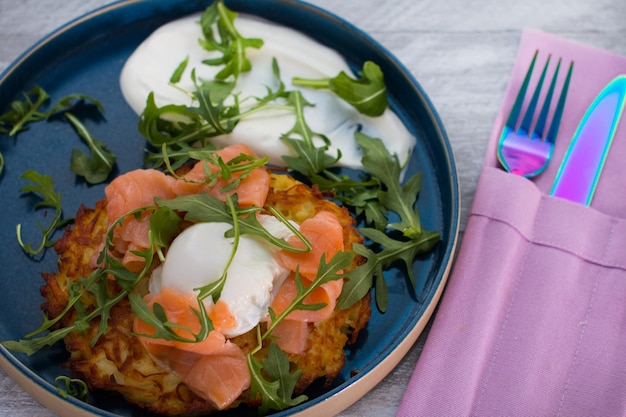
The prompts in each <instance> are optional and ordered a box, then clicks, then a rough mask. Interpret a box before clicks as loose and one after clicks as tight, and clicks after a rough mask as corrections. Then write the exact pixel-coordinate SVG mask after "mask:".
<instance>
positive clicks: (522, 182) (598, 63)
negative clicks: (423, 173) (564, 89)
mask: <svg viewBox="0 0 626 417" xmlns="http://www.w3.org/2000/svg"><path fill="white" fill-rule="evenodd" d="M537 49H538V50H539V56H538V58H537V59H538V62H537V65H536V67H538V68H541V67H543V63H544V62H545V59H546V57H547V55H548V54H551V55H552V61H551V65H552V68H554V65H556V61H557V60H558V58H559V57H561V58H562V59H563V63H562V71H561V73H562V75H563V76H564V75H565V72H566V71H564V70H563V69H566V68H567V67H566V66H567V65H568V64H569V61H574V71H573V75H572V79H571V85H570V90H569V95H568V99H567V102H566V105H565V112H564V115H563V119H562V123H561V128H560V130H559V135H558V138H557V142H556V149H555V152H554V156H553V161H552V163H551V165H550V166H549V168H548V169H547V170H546V171H545V172H544V173H543V174H541V175H540V176H539V177H537V178H535V179H533V180H528V179H526V178H523V177H519V176H516V175H513V174H509V173H507V172H504V171H503V170H502V169H501V168H500V167H499V165H498V161H497V158H496V146H497V142H498V138H499V135H500V131H501V129H502V126H503V124H504V121H505V119H506V117H507V115H508V112H509V110H510V108H511V106H512V104H513V101H514V100H515V96H516V94H517V91H518V89H519V86H520V84H521V82H522V80H523V78H524V74H525V73H526V70H527V69H528V65H529V63H530V60H531V59H532V56H533V54H534V53H535V50H537ZM564 66H565V68H563V67H564ZM535 72H536V73H538V72H539V71H537V68H536V71H535ZM621 73H626V57H623V56H619V55H616V54H612V53H609V52H607V51H603V50H600V49H596V48H592V47H590V46H587V45H584V44H581V43H578V42H573V41H571V40H567V39H563V38H560V37H557V36H554V35H552V34H549V33H545V32H541V31H537V30H530V29H526V30H524V31H523V33H522V37H521V40H520V45H519V50H518V55H517V59H516V62H515V66H514V69H513V73H512V76H511V80H510V82H509V85H508V88H507V92H506V95H505V99H504V102H503V105H502V109H501V111H500V113H499V114H498V116H497V119H496V122H495V125H494V128H493V131H492V134H491V138H490V142H489V146H488V149H487V155H486V158H485V163H484V167H483V170H482V172H481V176H480V179H479V182H478V187H477V191H476V195H475V197H474V202H473V205H472V208H471V212H470V218H469V219H468V223H467V227H466V231H465V234H464V237H463V242H462V245H461V248H460V250H459V255H458V257H457V260H456V263H455V266H454V268H453V272H452V274H451V276H450V279H449V281H448V285H447V287H446V290H445V292H444V295H443V297H442V301H441V303H440V305H439V309H438V312H437V315H436V317H435V319H434V322H433V326H432V328H431V330H430V333H429V335H428V338H427V340H426V344H425V346H424V350H423V352H422V354H421V356H420V358H419V360H418V363H417V366H416V369H415V371H414V373H413V375H412V377H411V380H410V382H409V386H408V388H407V391H406V393H405V395H404V398H403V400H402V403H401V405H400V407H399V409H398V414H397V415H398V416H402V417H404V416H446V417H447V416H509V417H510V416H530V417H540V416H585V417H593V416H625V415H626V117H624V118H623V120H622V122H621V124H620V126H619V128H618V131H617V134H616V136H615V139H614V141H613V145H612V148H611V151H610V153H609V156H608V158H607V160H606V164H605V168H604V171H603V173H602V177H601V179H600V182H599V184H598V188H597V190H596V194H595V197H594V200H593V201H592V204H591V206H590V207H584V206H582V205H579V204H575V203H572V202H570V201H566V200H562V199H559V198H556V197H550V196H549V195H548V193H549V191H550V188H551V185H552V182H553V180H554V177H555V174H556V171H557V170H558V167H559V164H560V161H561V160H562V158H563V155H564V154H565V151H566V148H567V146H568V145H569V142H570V139H571V137H572V134H573V133H574V131H575V129H576V127H577V125H578V122H579V121H580V119H581V117H582V116H583V114H584V113H585V111H586V109H587V107H588V105H589V104H590V103H591V102H592V101H593V99H594V98H595V96H596V95H597V93H598V92H599V91H600V90H601V89H602V88H603V87H604V86H605V85H606V84H607V83H608V82H609V81H610V80H612V79H613V78H614V77H615V76H617V75H619V74H621ZM534 82H535V81H532V82H531V85H533V86H534ZM561 83H562V79H561V80H560V83H559V84H558V85H561Z"/></svg>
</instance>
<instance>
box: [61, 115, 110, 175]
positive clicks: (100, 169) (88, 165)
mask: <svg viewBox="0 0 626 417" xmlns="http://www.w3.org/2000/svg"><path fill="white" fill-rule="evenodd" d="M65 117H67V119H68V120H69V121H70V122H71V123H72V125H74V128H75V129H76V131H77V132H78V134H79V135H80V137H81V138H83V139H84V140H85V143H86V144H87V146H88V147H89V149H90V150H91V157H89V156H87V155H86V154H85V153H84V152H83V151H81V150H78V149H73V150H72V160H71V164H70V169H71V170H72V172H74V173H75V174H76V175H79V176H81V177H84V178H85V180H86V181H87V182H88V183H90V184H99V183H101V182H104V181H105V180H106V179H107V178H108V176H109V174H111V171H112V170H113V167H114V166H115V160H116V157H115V155H114V154H113V153H112V152H111V151H109V150H108V149H107V147H106V144H105V143H103V142H100V141H99V140H97V139H96V138H94V137H93V136H92V135H91V133H89V131H88V130H87V128H86V127H85V125H83V124H82V123H81V122H80V120H78V118H76V116H74V115H73V114H72V113H66V114H65Z"/></svg>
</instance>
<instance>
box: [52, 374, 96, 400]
mask: <svg viewBox="0 0 626 417" xmlns="http://www.w3.org/2000/svg"><path fill="white" fill-rule="evenodd" d="M54 386H55V387H56V389H57V391H58V393H59V395H60V396H61V397H63V398H69V397H74V398H76V399H78V400H80V401H85V402H87V400H88V399H89V387H88V386H87V384H86V383H85V381H83V380H82V379H77V378H70V377H67V376H65V375H61V376H57V377H56V378H55V379H54Z"/></svg>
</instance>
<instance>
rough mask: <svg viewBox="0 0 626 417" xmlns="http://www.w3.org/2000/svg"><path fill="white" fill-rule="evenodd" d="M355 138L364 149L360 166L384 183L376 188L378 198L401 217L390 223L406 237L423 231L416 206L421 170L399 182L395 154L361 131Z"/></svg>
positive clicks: (399, 168) (411, 237)
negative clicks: (397, 220) (383, 186)
mask: <svg viewBox="0 0 626 417" xmlns="http://www.w3.org/2000/svg"><path fill="white" fill-rule="evenodd" d="M355 138H356V142H357V144H358V145H359V146H361V148H362V149H363V153H364V156H363V158H362V163H363V166H364V167H365V169H366V170H367V171H369V173H370V174H371V175H372V176H374V177H376V178H377V179H378V180H379V181H380V182H381V183H382V184H384V185H385V187H386V190H385V191H379V193H378V199H379V201H380V203H381V204H383V205H384V206H385V207H386V208H387V209H389V210H393V211H395V212H396V213H397V214H398V215H399V216H400V218H401V221H400V222H399V223H394V224H391V225H389V226H390V227H391V228H392V229H395V230H398V231H400V232H402V234H403V235H404V236H406V237H407V238H410V239H413V238H418V237H419V236H420V234H421V233H422V226H421V224H420V219H419V212H418V211H417V208H416V207H415V202H416V200H417V196H418V195H419V190H420V188H421V185H422V177H421V174H415V175H413V176H412V177H411V178H409V179H408V180H407V181H406V182H405V183H404V185H402V184H400V177H401V171H402V168H401V167H400V163H399V162H398V156H397V155H391V154H389V151H388V150H387V148H386V147H385V145H384V144H383V141H382V140H380V139H377V138H371V137H369V136H366V135H364V134H363V133H360V132H357V133H355Z"/></svg>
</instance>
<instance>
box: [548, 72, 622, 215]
mask: <svg viewBox="0 0 626 417" xmlns="http://www.w3.org/2000/svg"><path fill="white" fill-rule="evenodd" d="M625 102H626V75H619V76H617V77H616V78H614V79H613V80H612V81H611V82H609V83H608V84H607V86H606V87H604V88H603V89H602V91H600V93H599V94H598V96H597V97H596V98H595V99H594V100H593V102H592V103H591V105H590V106H589V108H588V109H587V111H586V112H585V115H584V116H583V118H582V119H581V121H580V124H579V125H578V127H577V128H576V132H574V136H573V137H572V141H571V143H570V145H569V148H568V149H567V152H566V153H565V157H564V158H563V162H562V163H561V166H560V167H559V170H558V172H557V174H556V179H555V180H554V184H553V185H552V191H550V195H553V196H556V197H561V198H565V199H567V200H571V201H574V202H576V203H580V204H584V205H586V206H588V205H589V204H590V203H591V199H592V198H593V193H594V191H595V190H596V186H597V184H598V180H599V178H600V174H601V172H602V168H603V167H604V161H605V160H606V156H607V154H608V152H609V149H610V147H611V142H612V141H613V137H614V136H615V131H616V130H617V125H618V124H619V121H620V118H621V116H622V112H623V110H624V103H625ZM624 139H626V138H624Z"/></svg>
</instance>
